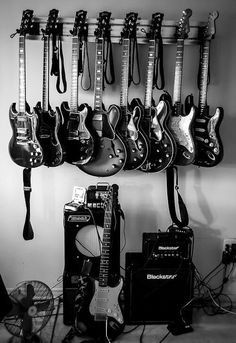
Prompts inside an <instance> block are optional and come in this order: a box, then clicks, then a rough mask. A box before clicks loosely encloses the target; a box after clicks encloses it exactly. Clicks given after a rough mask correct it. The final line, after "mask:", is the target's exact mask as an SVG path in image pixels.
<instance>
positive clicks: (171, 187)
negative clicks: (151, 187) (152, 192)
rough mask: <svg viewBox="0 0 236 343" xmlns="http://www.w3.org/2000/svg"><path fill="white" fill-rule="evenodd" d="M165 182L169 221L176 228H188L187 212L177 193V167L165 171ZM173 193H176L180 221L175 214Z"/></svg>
mask: <svg viewBox="0 0 236 343" xmlns="http://www.w3.org/2000/svg"><path fill="white" fill-rule="evenodd" d="M175 174H176V182H175ZM166 180H167V197H168V205H169V211H170V216H171V219H172V221H173V223H175V224H176V225H177V226H178V227H185V226H188V223H189V217H188V211H187V208H186V206H185V204H184V201H183V199H182V197H181V195H180V193H179V186H178V169H177V167H175V166H170V167H168V168H167V169H166ZM175 191H176V193H177V201H178V210H179V215H180V219H178V217H177V213H176V204H175V203H176V201H175Z"/></svg>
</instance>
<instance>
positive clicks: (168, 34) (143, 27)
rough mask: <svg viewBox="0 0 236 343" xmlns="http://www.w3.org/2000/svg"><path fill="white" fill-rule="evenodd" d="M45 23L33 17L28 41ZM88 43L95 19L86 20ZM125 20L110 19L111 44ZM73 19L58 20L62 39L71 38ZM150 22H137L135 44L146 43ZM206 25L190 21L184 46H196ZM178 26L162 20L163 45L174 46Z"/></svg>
mask: <svg viewBox="0 0 236 343" xmlns="http://www.w3.org/2000/svg"><path fill="white" fill-rule="evenodd" d="M46 23H47V17H33V21H32V28H31V30H30V32H29V35H27V38H28V39H41V38H42V29H45V26H46ZM87 23H88V42H95V39H96V37H95V35H94V31H95V29H96V28H97V23H98V21H97V18H88V19H87ZM124 23H125V20H124V19H114V18H111V20H110V24H111V41H112V43H119V42H120V37H121V31H122V29H123V26H124ZM73 24H74V18H62V17H59V18H58V22H57V30H58V32H59V33H60V35H61V36H62V39H63V40H64V39H66V38H67V37H71V34H70V30H72V29H73ZM150 24H151V20H147V19H139V20H138V21H137V42H138V43H140V44H146V43H147V42H148V40H147V38H146V34H147V32H149V29H150ZM206 25H207V23H206V22H196V21H195V22H194V21H190V31H189V34H188V38H187V39H185V44H188V45H196V44H200V37H201V33H202V31H203V29H204V27H205V26H206ZM177 26H178V22H177V21H173V20H163V22H162V28H161V34H162V39H163V44H175V43H176V37H175V34H176V28H177Z"/></svg>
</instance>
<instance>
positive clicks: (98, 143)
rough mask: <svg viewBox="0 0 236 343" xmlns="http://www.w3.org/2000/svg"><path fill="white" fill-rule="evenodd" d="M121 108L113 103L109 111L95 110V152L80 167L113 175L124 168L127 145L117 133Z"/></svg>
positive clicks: (93, 172)
mask: <svg viewBox="0 0 236 343" xmlns="http://www.w3.org/2000/svg"><path fill="white" fill-rule="evenodd" d="M119 117H120V109H119V107H117V106H116V105H111V106H110V107H109V109H108V111H107V112H105V111H101V112H97V111H94V114H93V117H92V129H93V137H94V143H95V144H94V153H93V156H92V158H91V160H90V161H89V162H88V163H86V164H84V165H79V166H78V167H79V168H80V169H81V170H83V171H84V172H85V173H87V174H89V175H93V176H112V175H114V174H116V173H118V172H119V171H120V170H122V169H123V168H124V165H125V162H126V147H125V144H124V143H123V141H122V139H121V138H120V137H119V135H118V134H117V133H116V125H117V123H118V120H119Z"/></svg>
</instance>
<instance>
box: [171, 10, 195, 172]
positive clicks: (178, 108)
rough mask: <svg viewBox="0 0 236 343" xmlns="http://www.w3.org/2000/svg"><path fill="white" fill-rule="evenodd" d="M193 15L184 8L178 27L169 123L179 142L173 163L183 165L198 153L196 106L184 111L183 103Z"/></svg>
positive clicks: (189, 162)
mask: <svg viewBox="0 0 236 343" xmlns="http://www.w3.org/2000/svg"><path fill="white" fill-rule="evenodd" d="M191 15H192V11H191V10H190V9H186V10H184V11H183V15H182V18H181V19H180V21H179V25H178V28H177V50H176V63H175V77H174V89H173V99H172V101H173V103H172V110H171V115H170V118H169V123H168V126H169V129H170V131H171V133H172V135H173V137H174V139H175V141H176V144H177V153H176V157H175V159H174V162H173V163H174V164H177V165H183V166H186V165H189V164H191V163H193V161H194V158H195V155H196V151H195V142H194V139H193V121H194V117H195V112H196V109H195V106H192V107H191V108H190V111H189V113H183V105H182V103H181V91H182V78H183V56H184V40H185V38H186V37H187V34H188V32H189V18H190V16H191Z"/></svg>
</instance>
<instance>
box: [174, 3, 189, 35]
mask: <svg viewBox="0 0 236 343" xmlns="http://www.w3.org/2000/svg"><path fill="white" fill-rule="evenodd" d="M191 15H192V10H190V9H189V8H187V9H186V10H184V11H183V14H182V17H181V18H180V20H179V25H178V28H177V33H176V36H177V39H185V38H187V36H188V33H189V31H190V27H189V18H190V17H191Z"/></svg>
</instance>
